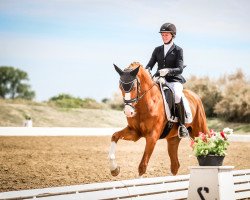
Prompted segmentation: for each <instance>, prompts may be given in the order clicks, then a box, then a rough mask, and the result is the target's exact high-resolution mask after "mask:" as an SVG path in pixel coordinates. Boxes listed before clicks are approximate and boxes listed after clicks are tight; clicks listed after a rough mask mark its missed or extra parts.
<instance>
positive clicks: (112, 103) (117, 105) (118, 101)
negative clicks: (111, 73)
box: [103, 91, 124, 110]
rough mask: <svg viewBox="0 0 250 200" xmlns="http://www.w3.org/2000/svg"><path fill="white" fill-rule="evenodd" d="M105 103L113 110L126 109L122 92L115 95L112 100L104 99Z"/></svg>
mask: <svg viewBox="0 0 250 200" xmlns="http://www.w3.org/2000/svg"><path fill="white" fill-rule="evenodd" d="M104 101H105V103H106V104H107V105H108V106H109V107H110V108H111V109H114V110H122V109H123V108H124V103H123V97H122V94H121V92H120V91H119V92H116V93H114V94H113V97H112V98H111V99H103V102H104Z"/></svg>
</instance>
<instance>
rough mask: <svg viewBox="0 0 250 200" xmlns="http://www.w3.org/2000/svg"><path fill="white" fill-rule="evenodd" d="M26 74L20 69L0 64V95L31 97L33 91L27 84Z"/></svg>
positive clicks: (33, 95) (12, 97)
mask: <svg viewBox="0 0 250 200" xmlns="http://www.w3.org/2000/svg"><path fill="white" fill-rule="evenodd" d="M28 80H29V78H28V74H27V73H26V72H24V71H22V70H20V69H17V68H14V67H9V66H0V97H1V98H4V99H5V98H11V99H15V98H23V99H30V100H31V99H33V98H34V97H35V92H34V91H32V90H31V88H30V85H29V84H27V81H28Z"/></svg>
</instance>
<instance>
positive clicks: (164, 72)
mask: <svg viewBox="0 0 250 200" xmlns="http://www.w3.org/2000/svg"><path fill="white" fill-rule="evenodd" d="M159 72H160V76H166V75H167V74H168V72H169V69H168V68H164V69H161V70H159Z"/></svg>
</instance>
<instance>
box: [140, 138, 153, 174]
mask: <svg viewBox="0 0 250 200" xmlns="http://www.w3.org/2000/svg"><path fill="white" fill-rule="evenodd" d="M156 142H157V138H156V137H153V136H148V137H146V146H145V150H144V154H143V157H142V159H141V163H140V165H139V168H138V172H139V176H142V175H143V174H145V172H146V170H147V166H148V162H149V159H150V157H151V155H152V153H153V150H154V148H155V144H156Z"/></svg>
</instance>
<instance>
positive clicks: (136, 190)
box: [0, 169, 250, 200]
mask: <svg viewBox="0 0 250 200" xmlns="http://www.w3.org/2000/svg"><path fill="white" fill-rule="evenodd" d="M232 174H233V183H234V190H235V196H236V199H250V169H248V170H235V171H232ZM189 178H190V175H179V176H165V177H157V178H141V179H132V180H123V181H113V182H103V183H92V184H84V185H74V186H65V187H54V188H44V189H33V190H21V191H12V192H3V193H0V199H1V200H3V199H6V200H10V199H41V200H55V199H57V200H58V199H60V200H73V199H74V200H76V199H86V200H95V199H103V200H104V199H105V200H111V199H126V200H127V199H133V200H152V199H153V200H162V199H167V200H170V199H179V200H180V199H187V198H188V187H189Z"/></svg>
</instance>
